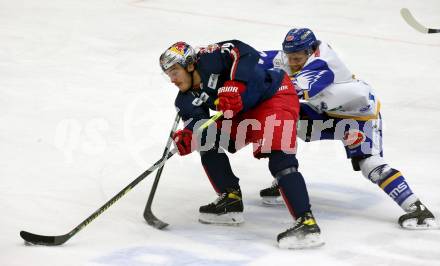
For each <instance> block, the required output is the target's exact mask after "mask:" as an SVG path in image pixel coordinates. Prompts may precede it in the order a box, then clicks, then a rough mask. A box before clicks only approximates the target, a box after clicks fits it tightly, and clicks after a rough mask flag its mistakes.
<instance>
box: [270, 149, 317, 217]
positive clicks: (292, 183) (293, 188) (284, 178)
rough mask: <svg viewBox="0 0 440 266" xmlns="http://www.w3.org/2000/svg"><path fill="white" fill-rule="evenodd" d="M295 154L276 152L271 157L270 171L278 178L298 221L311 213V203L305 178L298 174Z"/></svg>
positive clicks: (288, 205)
mask: <svg viewBox="0 0 440 266" xmlns="http://www.w3.org/2000/svg"><path fill="white" fill-rule="evenodd" d="M297 167H298V161H297V159H296V156H295V154H286V153H284V152H280V151H274V152H272V153H271V155H270V156H269V169H270V171H271V173H272V175H273V176H274V177H275V178H277V180H278V185H279V187H280V191H281V195H282V196H283V198H284V201H285V203H286V206H287V208H288V209H289V212H290V214H291V215H292V216H293V217H294V218H295V219H296V218H297V217H300V216H302V215H303V214H304V213H305V212H307V211H310V201H309V195H308V192H307V187H306V184H305V182H304V177H303V176H302V174H301V173H300V172H297Z"/></svg>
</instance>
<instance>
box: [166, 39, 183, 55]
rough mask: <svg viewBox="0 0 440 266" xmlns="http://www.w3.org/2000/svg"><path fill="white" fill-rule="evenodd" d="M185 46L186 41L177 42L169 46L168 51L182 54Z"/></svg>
mask: <svg viewBox="0 0 440 266" xmlns="http://www.w3.org/2000/svg"><path fill="white" fill-rule="evenodd" d="M185 48H186V43H184V42H178V43H176V44H175V45H173V47H171V48H170V51H171V52H174V53H176V54H179V55H182V56H183V55H184V54H185Z"/></svg>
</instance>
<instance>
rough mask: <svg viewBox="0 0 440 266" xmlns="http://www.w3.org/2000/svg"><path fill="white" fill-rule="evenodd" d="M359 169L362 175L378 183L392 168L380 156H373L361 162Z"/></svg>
mask: <svg viewBox="0 0 440 266" xmlns="http://www.w3.org/2000/svg"><path fill="white" fill-rule="evenodd" d="M359 167H360V169H361V171H362V174H363V175H364V176H365V177H366V178H368V179H369V180H371V181H372V182H373V183H378V182H379V181H380V180H382V179H383V178H384V177H386V175H387V173H388V172H389V171H391V170H392V169H391V167H390V166H389V165H388V164H387V163H386V162H385V160H384V159H383V158H382V157H380V156H379V155H373V156H370V157H368V158H366V159H363V160H361V161H359Z"/></svg>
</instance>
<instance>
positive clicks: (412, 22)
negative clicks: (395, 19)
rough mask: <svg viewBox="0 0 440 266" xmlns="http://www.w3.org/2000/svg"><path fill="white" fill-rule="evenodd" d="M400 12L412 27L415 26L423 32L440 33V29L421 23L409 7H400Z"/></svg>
mask: <svg viewBox="0 0 440 266" xmlns="http://www.w3.org/2000/svg"><path fill="white" fill-rule="evenodd" d="M400 14H401V15H402V17H403V19H404V20H405V21H406V23H408V24H409V25H410V26H411V27H413V28H414V29H415V30H417V31H418V32H421V33H440V29H430V28H427V27H425V26H423V25H422V24H420V23H419V22H418V21H417V20H416V19H415V18H414V17H413V15H412V14H411V12H410V11H409V10H408V8H402V9H400Z"/></svg>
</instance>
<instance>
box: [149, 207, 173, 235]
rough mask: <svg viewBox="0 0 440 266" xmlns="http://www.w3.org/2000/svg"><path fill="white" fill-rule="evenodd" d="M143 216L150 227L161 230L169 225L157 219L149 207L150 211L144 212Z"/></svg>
mask: <svg viewBox="0 0 440 266" xmlns="http://www.w3.org/2000/svg"><path fill="white" fill-rule="evenodd" d="M144 218H145V221H147V223H148V224H149V225H151V226H152V227H154V228H157V229H159V230H162V229H164V228H165V227H167V226H168V225H169V224H167V223H165V222H163V221H161V220H159V219H158V218H157V217H156V216H154V214H153V212H152V211H151V209H150V211H147V212H144Z"/></svg>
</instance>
